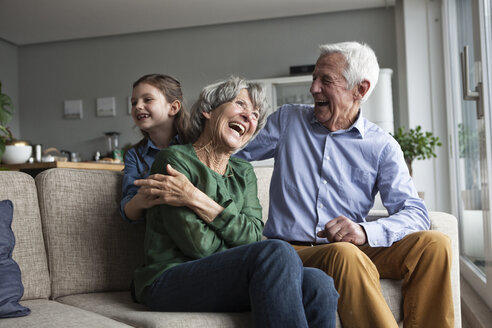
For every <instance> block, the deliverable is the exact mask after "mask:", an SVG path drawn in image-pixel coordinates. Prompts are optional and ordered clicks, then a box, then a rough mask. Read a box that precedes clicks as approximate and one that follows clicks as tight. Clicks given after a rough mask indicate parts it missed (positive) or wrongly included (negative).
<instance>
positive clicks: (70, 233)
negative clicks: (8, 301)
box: [0, 168, 461, 328]
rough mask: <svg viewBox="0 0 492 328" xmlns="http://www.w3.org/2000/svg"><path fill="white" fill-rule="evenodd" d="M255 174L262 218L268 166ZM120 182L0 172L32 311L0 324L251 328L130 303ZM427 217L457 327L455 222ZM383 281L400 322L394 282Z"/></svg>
mask: <svg viewBox="0 0 492 328" xmlns="http://www.w3.org/2000/svg"><path fill="white" fill-rule="evenodd" d="M256 172H257V175H258V186H259V197H260V200H261V203H262V205H263V211H264V212H263V215H264V217H265V218H266V217H267V216H266V214H267V211H268V186H269V183H270V175H271V169H270V168H256ZM121 178H122V173H119V172H111V171H89V170H73V169H60V168H58V169H50V170H47V171H44V172H42V173H40V174H39V175H37V177H36V179H35V180H34V179H33V178H32V177H31V176H29V175H27V174H25V173H22V172H5V171H1V172H0V200H2V199H10V200H12V202H13V203H14V219H13V223H12V229H13V231H14V234H15V237H16V246H15V249H14V253H13V258H14V259H15V260H16V261H17V263H18V264H19V266H20V268H21V271H22V282H23V285H24V296H23V298H22V300H21V304H22V305H24V306H26V307H29V308H30V309H31V314H30V315H28V316H26V317H19V318H11V319H0V327H2V328H3V327H9V328H12V327H129V326H130V327H250V326H251V324H252V321H251V318H250V314H249V313H157V312H150V311H147V310H146V309H145V307H143V306H141V305H138V304H135V303H133V302H132V300H131V297H130V292H129V287H130V281H131V277H132V272H133V270H134V268H135V267H137V266H138V265H139V264H140V263H141V260H142V240H143V235H144V229H143V228H144V225H143V224H133V225H132V224H128V223H126V222H124V221H123V220H122V219H121V218H120V215H119V212H118V206H119V200H120V197H121V191H120V190H121V180H122V179H121ZM372 214H375V215H378V214H380V213H372ZM431 219H432V229H434V230H439V231H442V232H444V233H445V234H447V235H448V236H450V238H451V240H452V243H453V252H454V254H453V267H452V282H453V288H454V291H453V292H454V295H453V296H454V302H455V313H456V319H457V320H456V327H460V326H461V319H460V294H459V271H458V236H457V224H456V219H455V218H454V217H453V216H451V215H449V214H445V213H437V212H433V213H431ZM381 284H382V289H383V294H384V296H385V298H386V299H387V301H388V303H389V305H390V307H391V309H392V311H393V313H394V315H395V317H396V318H397V320H398V321H401V293H400V282H399V281H392V280H382V281H381ZM429 311H432V309H429ZM338 326H340V323H339V322H338Z"/></svg>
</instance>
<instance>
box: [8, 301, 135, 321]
mask: <svg viewBox="0 0 492 328" xmlns="http://www.w3.org/2000/svg"><path fill="white" fill-rule="evenodd" d="M21 304H22V305H24V306H27V307H29V308H30V309H31V311H32V312H31V314H30V315H28V316H26V317H22V318H8V319H1V320H0V328H25V327H36V328H51V327H70V328H87V327H98V328H99V327H101V328H119V327H121V328H124V327H131V326H128V325H126V324H124V323H121V322H118V321H115V320H112V319H110V318H106V317H104V316H102V315H100V314H97V313H94V312H89V311H85V310H82V309H78V308H75V307H73V306H70V305H65V304H62V303H59V302H56V301H49V300H29V301H22V302H21Z"/></svg>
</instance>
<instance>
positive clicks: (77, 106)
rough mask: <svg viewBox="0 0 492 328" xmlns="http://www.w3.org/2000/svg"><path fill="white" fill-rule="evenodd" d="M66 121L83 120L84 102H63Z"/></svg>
mask: <svg viewBox="0 0 492 328" xmlns="http://www.w3.org/2000/svg"><path fill="white" fill-rule="evenodd" d="M63 118H64V119H75V120H81V119H82V100H80V99H79V100H65V101H64V102H63Z"/></svg>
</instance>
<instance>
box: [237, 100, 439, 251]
mask: <svg viewBox="0 0 492 328" xmlns="http://www.w3.org/2000/svg"><path fill="white" fill-rule="evenodd" d="M362 112H363V109H362ZM236 156H238V157H241V158H244V159H246V160H249V161H252V160H263V159H267V158H274V159H275V164H274V171H273V175H272V181H271V184H270V208H269V214H268V221H267V223H266V225H265V230H264V235H265V236H266V237H268V238H278V239H283V240H287V241H305V242H313V243H327V242H328V240H327V239H326V238H319V237H317V236H316V233H317V232H318V231H320V230H322V229H324V226H325V224H326V223H327V222H328V221H330V220H332V219H334V218H336V217H338V216H340V215H343V216H346V217H347V218H349V219H351V220H353V221H355V222H357V223H359V224H360V225H362V226H363V227H364V229H365V231H366V234H367V239H368V243H369V245H371V246H373V247H387V246H391V245H392V244H393V243H394V242H396V241H398V240H400V239H402V238H403V237H405V236H406V235H407V234H409V233H411V232H415V231H419V230H426V229H429V227H430V221H429V216H428V213H427V209H426V207H425V204H424V202H423V201H422V200H421V199H420V198H419V197H418V195H417V192H416V190H415V187H414V185H413V182H412V179H411V177H410V175H409V173H408V168H407V166H406V164H405V160H404V158H403V153H402V151H401V148H400V146H399V144H398V143H397V142H396V140H395V139H394V138H393V137H392V136H391V135H390V134H389V133H387V132H385V131H383V130H382V129H381V128H379V127H378V126H377V125H375V124H373V123H371V122H369V121H367V120H366V119H365V118H363V117H362V115H359V118H358V119H357V120H356V122H355V123H354V124H353V125H352V126H351V127H350V128H348V129H347V130H339V131H336V132H330V131H329V130H328V129H327V128H325V127H324V126H323V125H321V124H320V123H319V122H318V121H317V119H316V118H315V116H314V111H313V106H312V105H284V106H282V107H281V108H280V109H279V110H277V111H276V112H275V113H273V114H272V115H270V117H269V118H268V121H267V124H266V126H265V128H264V129H263V130H262V131H261V132H260V133H259V134H258V135H257V136H256V138H255V139H254V140H252V141H251V142H250V143H249V144H248V145H247V146H246V148H244V149H243V150H242V151H240V152H239V153H238V154H236ZM378 191H379V192H380V194H381V199H382V202H383V205H384V206H385V207H386V209H387V210H388V213H389V217H387V218H382V219H379V220H377V221H371V222H368V221H366V217H367V214H368V212H369V210H370V209H371V208H372V206H373V204H374V197H375V196H376V194H377V192H378Z"/></svg>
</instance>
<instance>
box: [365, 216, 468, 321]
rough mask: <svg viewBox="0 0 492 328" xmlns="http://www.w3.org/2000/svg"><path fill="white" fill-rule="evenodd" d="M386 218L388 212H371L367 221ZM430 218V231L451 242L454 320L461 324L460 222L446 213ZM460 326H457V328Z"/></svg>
mask: <svg viewBox="0 0 492 328" xmlns="http://www.w3.org/2000/svg"><path fill="white" fill-rule="evenodd" d="M385 216H388V212H387V211H386V210H371V211H370V212H369V215H368V216H367V220H368V221H374V220H377V219H379V218H382V217H385ZM429 218H430V222H431V226H430V230H436V231H440V232H442V233H443V234H445V235H447V236H448V237H449V239H450V240H451V251H452V256H453V259H452V263H451V285H452V288H453V303H454V320H455V322H456V323H461V301H460V297H461V296H460V268H459V260H460V256H459V235H458V221H457V219H456V217H454V216H453V215H451V214H448V213H444V212H429ZM459 326H460V325H455V327H459Z"/></svg>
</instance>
